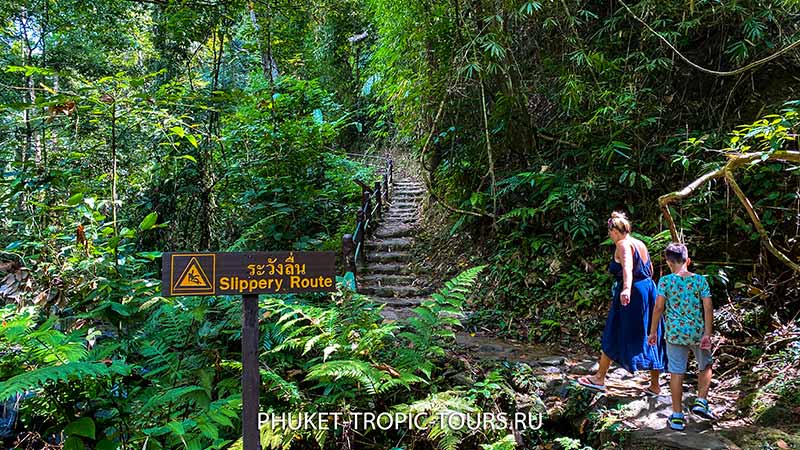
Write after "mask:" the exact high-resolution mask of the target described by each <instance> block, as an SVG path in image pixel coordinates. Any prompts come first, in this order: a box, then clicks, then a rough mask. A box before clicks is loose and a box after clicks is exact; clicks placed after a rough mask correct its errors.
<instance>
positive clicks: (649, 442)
mask: <svg viewBox="0 0 800 450" xmlns="http://www.w3.org/2000/svg"><path fill="white" fill-rule="evenodd" d="M664 423H665V425H666V419H664ZM692 425H693V424H692V423H690V424H689V425H688V426H687V427H686V431H674V430H670V429H666V428H665V429H661V430H654V429H652V428H644V429H638V430H634V431H632V432H629V433H628V436H627V437H628V438H627V439H626V440H625V447H624V448H635V449H653V450H655V449H658V450H662V449H677V450H739V446H737V445H736V444H734V443H733V442H732V441H731V440H729V439H727V438H725V437H724V436H722V435H720V434H718V433H715V432H713V431H711V430H705V431H700V432H698V431H697V430H696V429H692V428H693V427H692Z"/></svg>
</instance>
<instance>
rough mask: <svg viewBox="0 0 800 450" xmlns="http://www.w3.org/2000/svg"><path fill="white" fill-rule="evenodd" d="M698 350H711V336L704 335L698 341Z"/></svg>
mask: <svg viewBox="0 0 800 450" xmlns="http://www.w3.org/2000/svg"><path fill="white" fill-rule="evenodd" d="M700 350H711V336H709V335H707V334H704V335H703V338H702V339H700Z"/></svg>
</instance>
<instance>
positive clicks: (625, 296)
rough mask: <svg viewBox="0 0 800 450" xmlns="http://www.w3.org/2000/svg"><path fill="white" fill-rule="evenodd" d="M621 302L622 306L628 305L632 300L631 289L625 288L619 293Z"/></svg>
mask: <svg viewBox="0 0 800 450" xmlns="http://www.w3.org/2000/svg"><path fill="white" fill-rule="evenodd" d="M619 302H620V303H622V306H628V303H630V302H631V290H630V289H623V290H622V292H620V293H619Z"/></svg>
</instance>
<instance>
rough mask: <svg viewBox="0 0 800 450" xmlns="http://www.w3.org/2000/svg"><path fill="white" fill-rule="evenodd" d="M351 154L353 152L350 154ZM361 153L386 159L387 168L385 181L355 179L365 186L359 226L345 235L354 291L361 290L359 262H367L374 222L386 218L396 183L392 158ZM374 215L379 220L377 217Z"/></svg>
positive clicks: (344, 252)
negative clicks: (368, 241) (367, 182)
mask: <svg viewBox="0 0 800 450" xmlns="http://www.w3.org/2000/svg"><path fill="white" fill-rule="evenodd" d="M347 155H351V154H350V153H347ZM353 155H354V154H353ZM357 156H359V157H371V158H380V159H383V160H384V167H383V170H382V172H383V173H382V175H381V180H380V181H375V184H374V185H373V186H372V187H371V188H370V187H369V185H367V184H366V183H364V182H363V181H361V180H358V179H355V180H353V181H354V182H355V183H356V184H358V185H359V186H361V206H359V208H358V210H357V211H356V228H355V230H354V231H353V234H345V235H344V236H342V258H343V260H344V263H345V276H344V278H345V281H346V282H347V283H348V284H350V287H351V288H352V289H353V290H358V281H357V279H358V268H357V266H356V262H357V261H359V260H360V261H361V262H362V264H366V263H367V249H366V241H365V237H366V234H367V233H369V232H371V231H373V230H372V225H373V224H374V223H375V222H377V221H378V220H380V219H381V218H382V216H383V208H384V207H385V206H388V204H389V200H390V199H391V193H392V190H393V185H394V163H393V161H392V159H391V158H386V157H382V156H380V157H379V156H370V155H357ZM373 202H374V206H373ZM373 216H374V217H375V218H376V220H373Z"/></svg>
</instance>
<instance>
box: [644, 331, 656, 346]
mask: <svg viewBox="0 0 800 450" xmlns="http://www.w3.org/2000/svg"><path fill="white" fill-rule="evenodd" d="M647 343H648V344H649V345H656V344H657V343H658V335H657V334H656V333H650V336H647Z"/></svg>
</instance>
